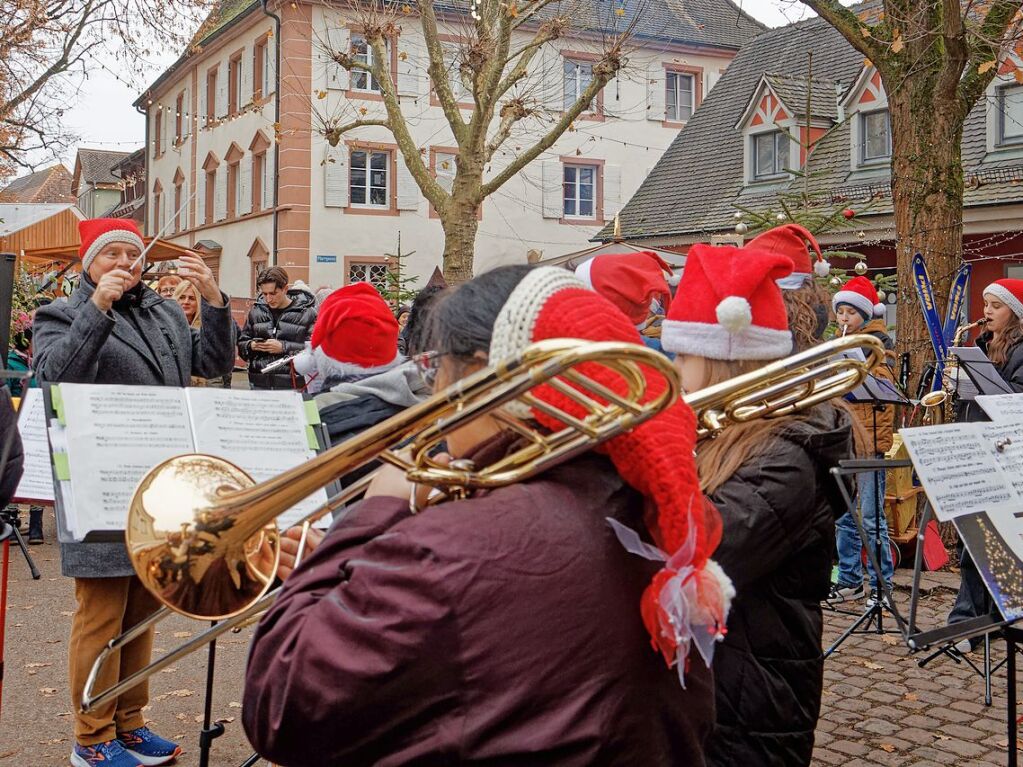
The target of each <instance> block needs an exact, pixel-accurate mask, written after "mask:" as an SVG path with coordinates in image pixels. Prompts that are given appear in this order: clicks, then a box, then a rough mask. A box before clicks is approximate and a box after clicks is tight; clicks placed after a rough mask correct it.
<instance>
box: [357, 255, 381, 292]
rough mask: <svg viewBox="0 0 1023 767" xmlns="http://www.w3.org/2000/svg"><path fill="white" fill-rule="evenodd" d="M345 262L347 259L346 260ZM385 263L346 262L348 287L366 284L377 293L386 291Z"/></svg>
mask: <svg viewBox="0 0 1023 767" xmlns="http://www.w3.org/2000/svg"><path fill="white" fill-rule="evenodd" d="M346 260H347V259H346ZM388 268H389V267H388V266H387V262H386V261H384V259H380V261H379V262H378V261H368V260H367V261H348V282H347V284H348V285H351V284H352V283H353V282H368V283H369V284H370V285H372V286H373V287H374V288H376V289H377V290H379V291H386V290H387V270H388Z"/></svg>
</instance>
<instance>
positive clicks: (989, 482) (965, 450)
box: [899, 423, 1023, 521]
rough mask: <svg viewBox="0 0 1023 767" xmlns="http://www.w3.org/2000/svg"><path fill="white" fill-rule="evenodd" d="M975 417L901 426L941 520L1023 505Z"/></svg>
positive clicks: (990, 441)
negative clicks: (945, 422) (939, 422)
mask: <svg viewBox="0 0 1023 767" xmlns="http://www.w3.org/2000/svg"><path fill="white" fill-rule="evenodd" d="M985 425H986V424H978V423H950V424H944V425H942V426H918V427H915V428H910V429H901V430H900V431H899V434H901V435H902V439H903V441H904V442H905V445H906V448H907V449H908V450H909V455H910V457H911V458H912V459H913V466H914V467H915V468H916V473H917V476H919V477H920V482H921V483H922V484H923V486H924V490H925V491H926V493H927V497H928V498H929V499H930V501H931V505H932V506H933V507H934V514H935V516H937V518H938V519H939V520H942V521H947V520H950V519H954V518H955V517H957V516H959V515H960V514H968V513H971V512H977V511H991V510H993V509H996V508H1001V507H1006V508H1009V509H1019V508H1023V497H1021V496H1020V494H1019V493H1018V492H1017V491H1016V489H1015V488H1014V487H1013V483H1012V482H1011V481H1010V480H1009V477H1008V476H1007V475H1006V473H1005V472H1004V471H1002V468H1001V466H1000V465H999V460H998V459H996V458H995V451H994V449H993V444H994V440H993V439H990V438H986V437H985V434H984V431H983V427H984V426H985Z"/></svg>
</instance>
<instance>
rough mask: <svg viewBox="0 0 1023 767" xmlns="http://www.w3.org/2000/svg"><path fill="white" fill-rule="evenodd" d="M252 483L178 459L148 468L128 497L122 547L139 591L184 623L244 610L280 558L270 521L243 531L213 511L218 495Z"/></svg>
mask: <svg viewBox="0 0 1023 767" xmlns="http://www.w3.org/2000/svg"><path fill="white" fill-rule="evenodd" d="M255 484H256V483H255V482H254V481H253V480H252V478H251V477H249V475H248V474H246V473H245V472H244V471H242V470H241V469H239V468H238V467H237V466H235V465H234V464H233V463H230V462H229V461H225V460H223V459H221V458H216V457H214V456H210V455H181V456H177V457H176V458H171V459H170V460H168V461H164V462H163V463H161V464H159V465H158V466H156V467H155V468H154V469H153V470H152V471H150V472H149V474H147V475H146V476H145V477H144V478H143V479H142V481H141V482H140V483H139V486H138V488H136V490H135V494H134V495H133V496H132V502H131V512H130V513H129V515H128V521H129V524H128V528H127V530H126V531H125V543H126V545H127V547H128V556H129V557H130V558H131V560H132V562H133V564H134V566H135V571H136V572H137V573H138V576H139V578H140V579H141V580H142V584H143V585H144V586H145V587H146V589H147V590H148V591H149V592H150V593H152V594H153V595H154V596H155V597H156V598H157V599H159V600H160V601H161V602H162V603H163V604H165V605H167V606H168V607H170V608H171V609H172V610H174V611H175V612H178V613H181V614H183V615H187V616H189V617H191V618H199V619H205V620H210V619H213V620H220V619H223V618H229V617H231V616H233V615H236V614H238V613H240V612H242V611H244V610H245V609H246V608H247V607H249V606H250V605H251V604H252V603H253V602H254V601H256V600H257V599H259V598H260V597H261V596H263V595H264V594H265V593H266V592H267V591H268V590H269V588H270V585H271V583H272V582H273V579H274V573H275V572H276V570H277V561H278V559H279V557H280V539H279V536H278V533H277V526H276V524H275V523H274V522H273V521H270V522H268V523H267V524H265V525H263V526H261V527H259V528H257V529H255V530H254V531H250V530H246V529H245V525H244V524H243V523H242V521H241V520H239V519H238V518H237V517H236V516H234V515H230V514H225V513H224V512H223V511H218V510H216V505H217V503H218V502H219V501H220V500H221V499H222V498H223V496H224V495H226V494H229V493H232V492H236V491H238V490H244V489H247V488H249V487H252V486H253V485H255Z"/></svg>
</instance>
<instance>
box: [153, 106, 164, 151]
mask: <svg viewBox="0 0 1023 767" xmlns="http://www.w3.org/2000/svg"><path fill="white" fill-rule="evenodd" d="M162 141H163V109H161V108H160V107H157V108H156V119H155V120H154V121H153V157H159V156H160V142H162Z"/></svg>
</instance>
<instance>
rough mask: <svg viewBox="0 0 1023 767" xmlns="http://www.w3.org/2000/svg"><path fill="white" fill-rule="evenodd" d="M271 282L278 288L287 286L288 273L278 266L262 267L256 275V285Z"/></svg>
mask: <svg viewBox="0 0 1023 767" xmlns="http://www.w3.org/2000/svg"><path fill="white" fill-rule="evenodd" d="M268 282H272V283H273V284H274V285H276V286H277V287H278V288H286V287H288V273H287V272H286V271H284V270H283V269H282V268H281V267H279V266H271V267H269V268H267V269H263V270H262V271H261V272H260V273H259V274H257V275H256V287H257V288H258V287H259V286H260V285H265V284H266V283H268Z"/></svg>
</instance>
